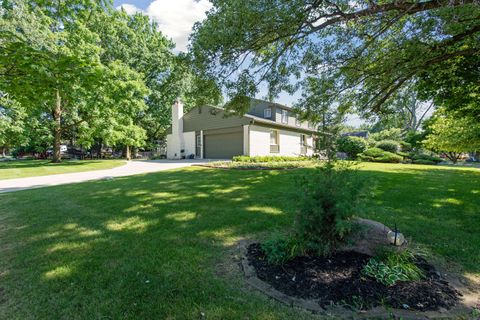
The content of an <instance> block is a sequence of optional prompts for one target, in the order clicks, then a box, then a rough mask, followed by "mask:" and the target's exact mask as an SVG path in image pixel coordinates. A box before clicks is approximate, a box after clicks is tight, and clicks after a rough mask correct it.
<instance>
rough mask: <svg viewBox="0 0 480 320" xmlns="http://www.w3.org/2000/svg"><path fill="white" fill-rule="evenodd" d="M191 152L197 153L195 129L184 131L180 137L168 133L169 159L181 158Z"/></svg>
mask: <svg viewBox="0 0 480 320" xmlns="http://www.w3.org/2000/svg"><path fill="white" fill-rule="evenodd" d="M178 150H180V151H181V150H184V152H183V153H182V152H179V151H178ZM191 154H195V131H192V132H183V134H181V135H180V136H179V137H174V136H173V135H172V134H167V158H168V159H181V157H182V156H185V157H188V156H189V155H191Z"/></svg>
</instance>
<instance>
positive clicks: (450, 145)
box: [424, 109, 480, 163]
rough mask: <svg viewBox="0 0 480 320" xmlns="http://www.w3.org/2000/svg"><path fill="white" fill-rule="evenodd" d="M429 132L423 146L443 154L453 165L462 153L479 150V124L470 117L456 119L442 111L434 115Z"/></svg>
mask: <svg viewBox="0 0 480 320" xmlns="http://www.w3.org/2000/svg"><path fill="white" fill-rule="evenodd" d="M430 130H431V133H430V134H429V135H428V136H427V138H426V140H425V141H424V145H425V146H426V147H427V148H429V149H431V150H434V151H437V152H441V153H443V154H444V155H445V156H446V157H447V158H448V159H449V160H451V161H452V162H453V163H456V162H457V161H458V159H459V157H460V155H461V153H463V152H468V151H477V150H480V123H479V122H478V121H475V120H473V119H472V118H471V117H462V118H458V117H455V116H454V115H452V114H451V113H448V112H446V111H445V110H443V109H442V110H439V112H437V114H436V115H435V118H434V119H433V121H432V123H431V125H430Z"/></svg>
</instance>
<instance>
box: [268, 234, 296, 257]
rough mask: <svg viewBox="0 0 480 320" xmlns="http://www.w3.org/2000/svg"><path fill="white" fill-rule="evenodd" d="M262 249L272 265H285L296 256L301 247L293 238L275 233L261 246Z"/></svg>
mask: <svg viewBox="0 0 480 320" xmlns="http://www.w3.org/2000/svg"><path fill="white" fill-rule="evenodd" d="M261 248H262V250H263V252H264V253H265V256H266V257H267V261H268V263H270V264H284V263H285V262H287V261H288V260H290V259H292V258H293V257H295V256H296V254H297V250H298V249H299V246H298V245H296V243H295V240H294V239H293V238H292V237H289V236H285V235H282V234H280V233H278V232H276V233H273V234H272V235H271V236H270V237H269V238H268V239H267V240H265V241H264V242H263V243H262V244H261Z"/></svg>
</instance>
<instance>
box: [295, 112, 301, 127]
mask: <svg viewBox="0 0 480 320" xmlns="http://www.w3.org/2000/svg"><path fill="white" fill-rule="evenodd" d="M295 125H296V126H297V127H300V126H301V125H302V121H300V116H299V115H298V114H297V115H295Z"/></svg>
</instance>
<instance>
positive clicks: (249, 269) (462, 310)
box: [238, 219, 472, 319]
mask: <svg viewBox="0 0 480 320" xmlns="http://www.w3.org/2000/svg"><path fill="white" fill-rule="evenodd" d="M362 223H367V224H372V225H374V226H375V227H376V228H377V230H378V229H383V230H388V228H387V227H385V226H383V225H382V224H380V223H378V222H375V221H371V220H365V219H362ZM254 242H255V241H246V240H243V241H240V242H239V243H238V248H239V249H240V253H241V255H240V256H241V261H240V263H241V267H242V270H243V272H244V275H245V278H246V280H245V281H246V282H247V283H248V284H249V285H250V286H252V287H253V288H255V289H257V290H259V291H261V292H262V293H264V294H265V295H267V296H269V297H270V298H273V299H275V300H277V301H279V302H281V303H283V304H285V305H288V306H291V307H298V308H302V309H305V310H309V311H311V312H313V313H317V314H324V315H330V316H335V317H337V318H350V319H352V318H353V319H371V318H377V319H386V318H391V317H399V318H402V319H452V318H459V317H460V316H462V315H463V316H464V317H466V318H464V319H468V317H469V316H470V317H471V316H472V310H471V309H470V307H471V306H469V305H466V304H464V302H465V301H464V300H465V295H467V296H468V295H470V296H471V291H470V290H469V289H467V288H466V287H465V286H464V285H463V284H462V283H461V282H460V281H458V279H455V278H454V277H452V276H451V275H450V276H449V277H448V282H449V284H450V285H451V286H452V287H453V288H454V289H456V290H458V291H459V292H461V293H462V294H463V295H464V297H463V300H462V301H461V303H459V304H458V305H457V306H455V307H453V308H452V309H450V310H445V309H441V310H440V311H424V312H421V311H413V310H404V309H393V308H389V309H387V308H385V307H375V308H373V309H369V310H365V311H363V310H362V311H352V310H350V309H347V308H345V307H342V306H338V305H332V306H331V307H327V308H322V307H321V306H320V305H319V304H318V302H317V301H315V300H313V299H302V298H297V297H292V296H289V295H287V294H285V293H283V292H280V291H278V290H276V289H275V288H273V287H272V286H271V285H270V284H268V283H267V282H265V281H262V280H260V279H259V278H258V277H257V274H256V271H255V268H254V267H253V266H252V265H250V263H249V261H248V257H247V250H248V247H249V246H250V245H251V244H252V243H254Z"/></svg>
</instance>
